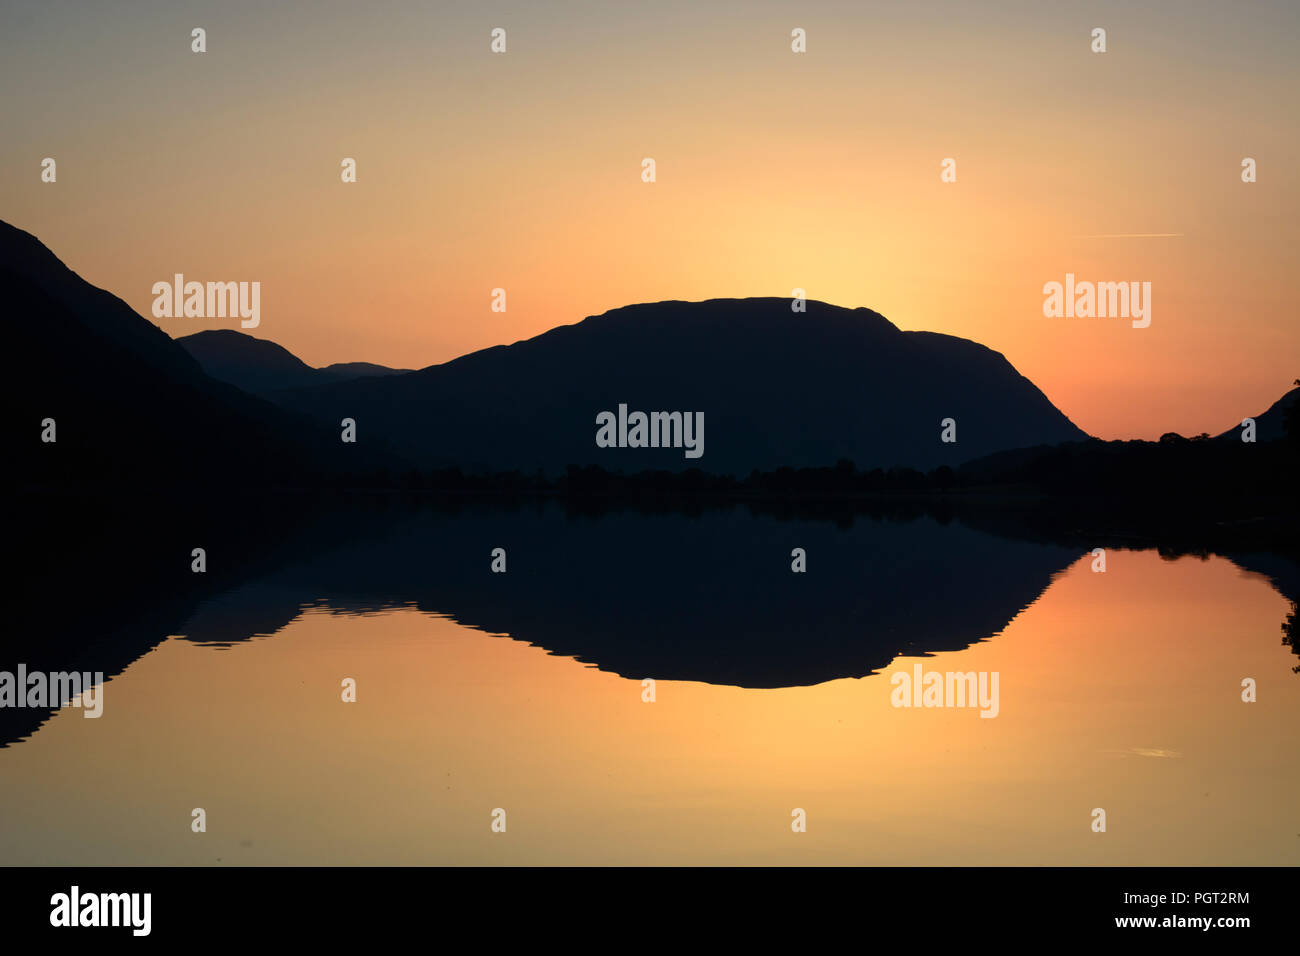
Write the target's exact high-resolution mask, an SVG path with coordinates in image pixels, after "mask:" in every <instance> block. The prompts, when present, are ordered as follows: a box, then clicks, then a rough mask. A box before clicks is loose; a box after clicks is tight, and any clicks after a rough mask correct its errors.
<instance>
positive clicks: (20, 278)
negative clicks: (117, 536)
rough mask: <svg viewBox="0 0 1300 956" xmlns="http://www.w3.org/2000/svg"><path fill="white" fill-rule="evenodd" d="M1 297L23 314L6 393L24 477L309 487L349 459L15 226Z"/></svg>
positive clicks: (12, 443) (4, 250) (43, 481)
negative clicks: (222, 376) (208, 369)
mask: <svg viewBox="0 0 1300 956" xmlns="http://www.w3.org/2000/svg"><path fill="white" fill-rule="evenodd" d="M0 297H3V300H4V301H5V303H6V307H7V310H8V312H9V314H10V315H11V316H12V321H10V322H9V323H7V327H6V333H7V342H6V344H7V346H8V347H9V349H11V352H10V354H11V356H13V360H12V361H11V363H10V368H9V369H8V370H7V372H6V374H5V375H4V376H3V377H2V378H0V397H2V398H3V401H4V407H5V410H6V414H5V416H4V418H5V427H6V429H7V430H8V431H9V436H8V438H9V440H8V441H7V442H6V446H7V448H8V450H10V451H11V453H12V458H11V460H10V465H11V469H10V472H11V474H12V475H13V477H14V480H16V481H17V482H20V483H26V484H32V485H67V484H77V485H92V484H97V483H110V484H119V485H130V486H133V487H135V488H153V487H159V486H170V487H183V486H188V485H194V484H210V483H214V482H228V481H232V480H238V481H240V482H241V483H243V484H245V485H247V484H256V483H261V482H264V481H277V480H292V481H295V482H296V481H299V480H302V478H303V477H305V476H307V475H312V474H317V473H318V471H319V469H321V468H323V467H325V466H326V465H327V464H328V463H329V461H330V458H329V455H330V454H335V455H337V452H335V451H334V449H333V448H332V447H331V446H330V445H329V441H328V439H329V435H328V433H327V432H325V431H323V430H321V429H318V428H317V427H316V426H314V425H312V424H311V423H309V422H307V421H306V420H304V419H302V418H300V417H299V416H296V415H293V414H290V413H287V412H285V411H284V410H283V409H281V408H278V407H276V406H274V405H271V404H269V403H267V402H265V401H263V400H261V399H258V398H254V397H253V396H251V395H247V394H245V393H244V392H241V391H240V390H238V389H236V388H234V387H232V386H230V385H227V384H225V383H222V382H218V381H215V380H214V379H212V378H209V377H208V376H207V375H205V374H204V372H203V370H202V369H201V368H200V367H199V364H198V363H197V362H196V361H195V360H194V359H193V358H192V357H191V356H190V355H189V354H188V353H187V352H186V351H185V350H184V349H183V348H181V347H180V346H179V345H177V344H176V343H175V342H173V341H172V340H171V338H169V337H168V336H167V335H166V334H165V333H164V332H163V331H162V330H161V329H159V328H158V327H157V326H155V325H154V324H153V323H152V322H149V321H148V320H146V319H144V318H143V317H141V316H140V315H138V314H137V313H136V312H135V311H134V310H132V309H131V307H130V306H128V305H127V304H126V303H125V302H123V301H122V300H121V299H119V298H118V297H117V296H114V295H112V294H110V293H108V292H105V291H104V290H103V289H98V288H95V287H94V286H92V285H90V283H88V282H86V281H85V280H84V279H82V278H81V277H80V276H78V275H77V274H76V273H74V272H73V271H72V270H71V269H69V268H68V267H67V266H66V265H64V264H63V263H62V262H61V261H59V259H58V258H57V257H56V256H55V255H54V254H53V253H52V252H50V250H49V249H47V248H46V247H45V246H44V245H42V244H41V242H40V241H39V240H38V239H36V238H35V237H34V236H32V235H30V234H29V233H26V232H23V231H22V230H20V229H17V228H15V227H14V226H11V225H9V224H8V223H4V222H0ZM46 419H53V420H54V422H55V429H56V436H57V441H55V442H52V443H47V442H44V441H42V432H43V430H44V428H43V424H42V423H43V422H44V421H45V420H46Z"/></svg>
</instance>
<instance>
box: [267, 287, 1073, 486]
mask: <svg viewBox="0 0 1300 956" xmlns="http://www.w3.org/2000/svg"><path fill="white" fill-rule="evenodd" d="M277 400H278V401H281V402H283V403H284V404H286V405H287V406H289V407H291V408H294V409H296V410H299V411H302V412H304V413H306V414H309V415H311V416H313V417H315V418H317V419H318V420H320V421H322V422H331V423H335V422H338V421H339V420H340V419H341V418H343V417H351V418H354V419H356V421H357V426H358V435H359V438H360V440H361V441H370V442H386V443H390V444H391V445H392V446H393V447H394V448H396V449H398V450H400V452H401V453H402V454H403V455H404V456H406V457H408V458H410V459H411V460H413V461H414V462H416V463H417V464H419V465H420V466H422V467H431V466H443V465H450V464H456V465H460V466H461V467H464V468H467V469H470V470H500V469H521V470H524V471H530V472H531V471H532V470H534V469H536V468H543V469H545V470H547V471H549V472H556V471H559V470H561V469H563V468H564V467H565V466H566V465H569V464H580V465H581V464H597V465H602V466H604V467H606V468H611V469H624V470H627V471H639V470H642V469H645V468H665V469H674V470H680V469H683V468H690V467H698V468H701V469H703V470H704V471H708V472H715V473H732V474H748V472H749V471H750V470H752V469H754V468H760V469H772V468H779V467H781V466H785V465H790V466H794V467H799V466H805V465H809V466H816V465H829V464H834V463H835V462H836V461H837V460H839V459H841V458H848V459H851V460H853V461H855V462H856V463H857V464H858V465H859V466H861V467H873V466H881V467H889V466H895V465H903V466H911V467H916V468H925V469H928V468H932V467H935V466H937V465H940V464H953V465H955V464H957V463H960V462H962V461H965V460H967V459H970V458H975V457H978V456H980V455H986V454H989V453H990V452H993V451H997V450H1001V449H1005V448H1017V447H1024V446H1028V445H1036V444H1051V443H1056V442H1062V441H1073V440H1080V439H1083V438H1086V437H1087V436H1086V435H1085V434H1084V433H1083V432H1082V431H1080V430H1079V429H1078V428H1077V427H1076V426H1075V425H1074V424H1073V423H1072V422H1070V421H1069V419H1067V418H1066V417H1065V416H1064V415H1063V414H1062V413H1061V412H1060V411H1059V410H1057V409H1056V408H1055V407H1054V406H1053V405H1052V404H1051V402H1049V401H1048V400H1047V398H1046V397H1045V396H1044V395H1043V393H1042V392H1040V391H1039V390H1038V388H1036V387H1035V386H1034V385H1033V383H1032V382H1030V381H1029V380H1028V379H1026V378H1024V377H1023V376H1021V375H1020V374H1019V373H1018V372H1017V371H1016V370H1015V369H1014V368H1013V367H1012V366H1011V364H1010V363H1009V362H1007V360H1006V359H1005V358H1003V356H1001V355H1000V354H998V353H997V352H994V351H992V350H990V349H987V348H985V347H983V346H981V345H977V344H976V343H974V342H970V341H967V340H965V339H959V338H955V337H953V336H948V335H940V334H937V333H932V332H902V331H900V330H899V329H898V328H896V327H895V326H894V325H893V324H892V323H890V322H889V321H888V320H886V319H885V318H883V317H882V316H880V315H878V314H877V313H875V312H872V311H870V310H868V309H852V310H851V309H844V308H839V307H836V306H831V305H826V304H824V303H820V302H809V303H808V311H807V313H806V314H795V313H792V312H791V310H790V302H789V300H788V299H774V298H770V299H713V300H709V301H707V302H660V303H654V304H646V305H634V306H628V307H625V308H621V309H615V310H613V311H610V312H607V313H605V314H604V315H601V316H596V317H591V318H588V319H585V320H583V321H582V322H579V323H577V324H575V325H568V326H561V327H559V328H556V329H552V330H551V331H549V332H546V333H544V334H542V335H539V336H537V337H535V338H532V339H527V340H525V341H522V342H516V343H514V344H513V345H508V346H497V347H494V348H489V349H484V350H482V351H479V352H474V353H472V354H470V355H466V356H463V357H461V358H458V359H455V360H453V361H451V362H447V363H445V364H443V365H436V366H431V367H429V368H426V369H422V370H420V371H417V372H412V373H410V374H407V375H402V376H396V377H391V378H384V379H367V380H358V381H351V382H344V383H340V384H336V385H330V386H318V387H309V388H299V389H295V390H293V391H290V392H285V393H282V394H280V395H278V396H277ZM620 403H626V404H627V406H628V411H629V412H631V411H637V410H639V411H643V412H647V413H649V412H652V411H681V412H703V413H704V422H705V429H704V454H703V456H702V457H699V458H687V457H685V454H684V449H682V448H672V449H666V448H600V447H597V445H596V432H597V427H596V419H597V415H598V413H600V412H602V411H610V412H614V413H617V411H618V406H619V404H620ZM949 417H951V418H953V419H955V420H956V422H957V442H956V443H955V444H945V443H944V442H942V441H941V440H940V437H941V436H940V432H941V421H942V420H943V419H945V418H949Z"/></svg>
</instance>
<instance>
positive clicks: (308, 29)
mask: <svg viewBox="0 0 1300 956" xmlns="http://www.w3.org/2000/svg"><path fill="white" fill-rule="evenodd" d="M709 6H710V9H708V10H701V9H698V5H697V4H695V3H691V2H666V0H665V2H656V3H639V4H635V5H633V4H631V3H614V2H611V3H608V4H606V3H594V2H593V3H577V2H565V3H562V2H554V3H552V2H546V3H538V2H533V3H515V4H504V3H472V2H460V3H434V2H407V3H399V2H371V3H351V2H349V3H336V2H310V3H308V2H287V0H286V2H276V3H265V2H242V0H222V2H216V0H210V2H202V3H201V2H187V0H167V2H162V0H157V2H144V0H141V2H130V3H117V4H108V3H90V2H84V3H52V2H29V0H6V2H5V4H4V6H3V9H2V10H0V130H3V135H2V136H0V218H2V219H4V220H6V221H8V222H11V223H13V224H14V225H16V226H18V227H20V228H22V229H25V230H27V231H29V232H32V233H34V234H35V235H36V236H37V237H38V238H40V239H41V240H42V241H43V242H45V244H46V245H48V246H49V247H50V248H51V249H52V250H53V251H54V252H55V253H56V254H57V255H58V256H59V257H60V258H62V259H63V260H64V261H65V262H66V263H67V264H68V265H69V266H70V267H71V268H73V269H74V270H75V271H77V272H78V273H80V274H81V275H82V276H83V277H85V278H86V279H87V280H89V281H90V282H92V283H94V284H95V285H99V286H102V287H104V288H107V289H109V290H110V291H112V292H114V293H115V294H117V295H119V296H121V297H122V298H123V299H125V300H126V301H127V302H128V303H130V304H131V305H132V306H133V307H134V308H135V309H136V310H137V311H139V312H140V313H141V314H142V315H145V316H146V317H149V316H150V315H151V304H152V301H153V296H152V294H151V288H152V286H153V284H154V283H155V282H157V281H159V280H170V278H171V277H172V275H173V274H174V273H177V272H181V273H184V274H185V276H186V277H187V278H188V279H196V280H199V281H207V280H243V281H254V280H255V281H259V282H261V284H262V298H261V306H262V319H261V325H260V327H259V328H258V329H256V330H253V334H255V335H257V336H258V337H262V338H269V339H271V340H273V341H276V342H278V343H280V344H281V345H284V346H285V347H286V348H288V349H290V350H291V351H293V352H294V353H296V354H297V355H299V356H300V357H301V358H302V359H304V360H305V361H307V362H308V363H310V364H313V365H325V364H329V363H332V362H340V361H355V360H363V361H372V362H382V363H385V364H389V365H395V366H404V367H422V366H425V365H430V364H434V363H437V362H442V361H446V360H447V359H450V358H454V357H455V356H457V355H461V354H464V353H466V352H469V351H473V350H475V349H479V348H484V347H487V346H491V345H497V344H500V343H505V342H512V341H515V340H517V339H521V338H527V337H530V336H533V335H536V334H538V333H540V332H543V331H545V330H547V329H549V328H552V327H554V326H556V325H562V324H567V323H571V322H575V321H578V320H580V319H581V318H583V317H584V316H587V315H591V314H597V313H600V312H603V311H605V310H607V309H611V308H615V307H618V306H621V305H626V304H628V303H633V302H643V301H657V300H662V299H705V298H712V297H717V296H759V295H762V296H771V295H776V296H788V295H790V294H791V290H792V289H794V288H796V287H799V288H803V289H805V290H806V291H807V294H808V296H809V297H810V298H815V299H821V300H824V301H827V302H832V303H835V304H837V305H843V306H850V307H856V306H867V307H869V308H872V309H875V310H877V311H878V312H880V313H882V314H883V315H885V316H886V317H888V318H889V319H890V320H892V321H893V322H894V323H895V324H896V325H898V326H899V327H900V328H903V329H926V330H933V331H939V332H947V333H951V334H954V335H959V336H963V337H966V338H970V339H974V340H976V341H978V342H981V343H983V344H985V345H988V346H989V347H991V348H993V349H996V350H998V351H1000V352H1002V353H1003V354H1005V355H1006V357H1007V358H1008V359H1009V360H1010V361H1011V362H1012V363H1013V364H1014V365H1015V366H1016V367H1017V368H1018V369H1019V370H1020V371H1021V372H1022V373H1023V374H1024V375H1026V376H1028V377H1029V378H1030V379H1032V380H1033V381H1034V382H1035V383H1036V384H1037V385H1038V386H1039V387H1040V388H1042V389H1043V391H1044V392H1045V393H1046V394H1047V396H1048V397H1049V398H1050V399H1051V400H1052V401H1053V402H1055V404H1056V405H1057V406H1058V407H1060V408H1061V409H1062V411H1064V412H1065V413H1066V414H1067V415H1069V416H1070V417H1071V418H1072V419H1073V420H1074V421H1075V423H1077V424H1078V425H1079V426H1080V427H1082V428H1084V429H1085V430H1086V431H1089V432H1090V433H1092V434H1095V435H1098V436H1100V437H1103V438H1132V437H1140V438H1154V437H1157V436H1158V435H1159V434H1160V433H1161V432H1164V431H1168V430H1177V431H1180V432H1183V433H1185V434H1195V433H1199V432H1201V431H1209V432H1219V431H1222V430H1224V429H1226V428H1228V427H1230V426H1232V425H1234V424H1236V423H1238V422H1240V420H1241V417H1242V416H1243V415H1247V414H1256V413H1258V412H1262V411H1263V410H1264V409H1265V408H1267V407H1268V405H1270V404H1271V403H1272V402H1273V401H1274V400H1275V399H1277V398H1278V397H1279V396H1280V395H1281V394H1282V393H1283V392H1284V391H1285V390H1286V388H1287V387H1288V386H1289V384H1290V382H1291V381H1292V379H1294V378H1296V377H1298V376H1300V315H1298V314H1297V309H1296V304H1295V297H1296V292H1297V279H1296V276H1297V275H1298V274H1300V269H1297V265H1298V264H1300V227H1298V226H1297V219H1298V214H1300V186H1298V185H1297V176H1298V175H1300V164H1298V162H1297V160H1298V158H1300V104H1297V102H1296V91H1297V90H1300V57H1297V55H1296V52H1295V51H1296V49H1297V44H1298V43H1300V4H1296V3H1294V2H1275V3H1262V2H1261V3H1253V2H1252V3H1227V2H1223V3H1201V2H1171V3H1149V4H1142V5H1141V8H1140V9H1136V8H1131V5H1130V4H1128V3H1078V4H1048V3H1041V2H1018V3H997V4H988V5H977V4H973V3H967V2H952V3H938V2H929V3H927V2H898V3H864V2H840V3H816V2H801V3H766V2H747V3H739V2H737V3H725V2H716V3H712V4H710V5H709ZM194 27H203V28H204V29H206V31H207V52H206V53H202V54H196V53H192V52H191V50H190V44H191V39H190V31H191V30H192V29H193V28H194ZM494 27H503V28H505V30H506V31H507V41H508V52H507V53H506V54H504V55H495V54H493V53H492V52H491V51H490V49H489V43H490V32H491V30H492V28H494ZM795 27H801V28H803V29H805V30H806V31H807V38H808V39H807V45H808V51H807V53H804V54H795V53H792V52H791V49H790V33H791V30H792V29H794V28H795ZM1094 27H1103V28H1105V29H1106V31H1107V46H1108V51H1107V52H1106V53H1104V54H1097V53H1093V52H1092V51H1091V49H1090V44H1091V37H1090V34H1091V31H1092V29H1093V28H1094ZM47 156H48V157H53V158H54V159H55V160H56V161H57V164H58V166H57V169H58V181H57V182H56V183H54V184H48V183H42V182H41V178H40V172H41V160H42V159H43V158H44V157H47ZM344 157H354V158H355V159H356V161H357V170H358V182H357V183H355V184H344V183H342V182H340V176H339V173H340V161H341V160H342V159H343V158H344ZM644 157H653V158H654V159H655V161H656V163H657V177H658V181H657V182H655V183H653V184H647V183H644V182H642V181H641V161H642V159H643V158H644ZM946 157H952V158H954V159H955V160H956V167H957V181H956V182H955V183H950V184H949V183H943V182H941V181H940V163H941V161H942V160H943V159H944V158H946ZM1244 157H1252V158H1254V159H1255V160H1256V161H1257V163H1258V182H1256V183H1253V184H1246V183H1243V182H1242V181H1241V163H1242V159H1243V158H1244ZM1131 234H1174V235H1172V236H1166V237H1162V238H1098V237H1106V236H1118V235H1131ZM1067 272H1072V273H1074V274H1075V275H1076V276H1077V277H1078V278H1079V279H1080V280H1094V281H1139V282H1150V283H1151V285H1152V321H1151V325H1150V327H1149V328H1146V329H1134V328H1132V327H1131V326H1130V323H1129V322H1128V321H1127V320H1124V319H1101V318H1088V319H1083V318H1070V319H1066V318H1045V317H1044V316H1043V314H1042V304H1043V298H1044V296H1043V293H1042V288H1043V285H1044V283H1046V282H1050V281H1058V282H1059V281H1062V280H1063V278H1064V276H1065V274H1066V273H1067ZM495 287H503V288H505V289H506V290H507V296H508V311H507V312H506V313H505V314H500V313H494V312H492V311H491V310H490V303H491V291H492V289H493V288H495ZM160 324H161V325H162V327H163V328H164V329H165V330H166V331H167V332H168V333H170V334H173V335H183V334H188V333H190V332H195V331H199V330H200V329H203V328H218V327H223V328H237V327H238V324H237V321H233V320H228V319H227V320H221V319H174V320H161V321H160Z"/></svg>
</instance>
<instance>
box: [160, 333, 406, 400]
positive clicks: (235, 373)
mask: <svg viewBox="0 0 1300 956" xmlns="http://www.w3.org/2000/svg"><path fill="white" fill-rule="evenodd" d="M176 342H177V343H178V344H179V345H181V346H182V347H183V348H184V349H185V351H187V352H189V353H190V355H192V356H194V358H195V359H196V360H197V361H198V363H199V365H200V366H202V368H203V371H205V372H207V373H208V374H209V375H211V376H212V377H213V378H215V379H218V380H220V381H222V382H229V383H230V384H231V385H235V386H237V387H239V388H242V389H243V390H244V391H246V392H253V393H254V394H266V393H268V392H274V391H278V390H280V389H285V388H299V387H301V386H305V385H326V384H329V383H331V382H342V381H346V380H348V379H353V378H365V377H368V376H376V375H398V374H401V373H403V372H409V371H410V369H394V368H388V367H387V366H384V365H374V364H372V363H370V362H339V363H337V364H334V365H327V366H325V367H324V368H312V367H311V366H310V365H308V364H307V363H306V362H304V361H303V360H302V359H300V358H298V357H297V356H296V355H294V354H293V353H292V352H290V351H289V350H288V349H286V348H284V347H282V346H280V345H277V344H276V343H274V342H272V341H270V340H268V339H259V338H254V337H253V336H251V335H248V334H246V333H244V332H237V331H235V330H234V329H207V330H205V331H203V332H195V333H194V334H193V335H183V336H181V337H180V338H178V339H176Z"/></svg>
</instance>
